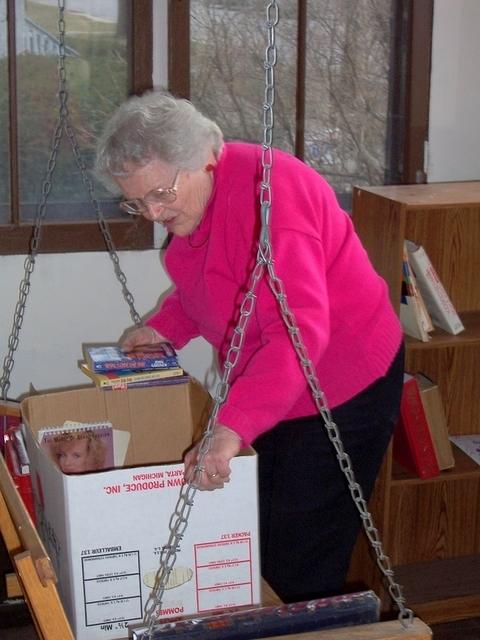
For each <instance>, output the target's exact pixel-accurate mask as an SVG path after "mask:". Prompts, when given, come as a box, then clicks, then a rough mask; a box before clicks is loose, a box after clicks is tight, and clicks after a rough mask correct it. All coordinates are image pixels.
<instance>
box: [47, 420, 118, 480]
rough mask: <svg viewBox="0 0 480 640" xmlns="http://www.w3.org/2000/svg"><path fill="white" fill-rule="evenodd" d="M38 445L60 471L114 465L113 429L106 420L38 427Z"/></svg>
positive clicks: (78, 471)
mask: <svg viewBox="0 0 480 640" xmlns="http://www.w3.org/2000/svg"><path fill="white" fill-rule="evenodd" d="M38 441H39V443H40V446H41V447H42V448H43V449H44V450H45V451H46V453H47V454H48V455H49V457H50V458H51V459H52V461H53V462H54V463H55V464H56V465H57V466H58V468H59V469H60V471H62V473H66V474H70V473H84V472H86V471H100V470H102V469H111V468H112V467H113V466H114V450H113V429H112V425H111V423H109V422H100V423H81V422H73V421H67V422H65V423H64V424H63V425H62V426H56V427H45V428H43V429H40V430H39V431H38Z"/></svg>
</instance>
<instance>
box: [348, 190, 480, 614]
mask: <svg viewBox="0 0 480 640" xmlns="http://www.w3.org/2000/svg"><path fill="white" fill-rule="evenodd" d="M352 217H353V222H354V224H355V227H356V230H357V233H358V234H359V236H360V238H361V239H362V242H363V244H364V246H365V248H366V250H367V252H368V254H369V256H370V259H371V261H372V263H373V265H374V266H375V268H376V270H377V271H378V272H379V273H380V275H382V276H383V278H384V279H385V281H386V282H387V284H388V286H389V291H390V296H391V300H392V303H393V305H394V307H395V308H396V309H397V311H399V307H400V292H401V280H402V273H401V266H402V252H403V243H404V240H412V241H413V242H415V243H416V244H418V245H422V246H423V247H424V248H425V250H426V252H427V254H428V256H429V258H430V260H431V262H432V264H433V265H434V267H435V269H436V271H437V273H438V275H439V277H440V279H441V281H442V283H443V285H444V286H445V289H446V290H447V292H448V293H449V295H450V297H451V299H452V302H453V304H454V306H455V308H456V309H457V311H458V313H459V314H460V316H461V319H462V322H463V323H464V325H465V331H463V332H462V333H460V334H458V335H456V336H453V335H451V334H449V333H446V332H444V331H442V330H440V329H435V331H434V332H433V334H432V338H431V340H430V341H429V342H421V341H419V340H415V339H414V338H410V337H408V336H406V339H405V343H406V365H405V366H406V370H407V371H409V372H411V373H415V372H422V373H424V374H425V375H426V376H428V377H429V378H431V379H432V380H434V381H435V382H436V383H437V384H438V387H439V389H440V393H441V396H442V401H443V405H444V409H445V414H446V418H447V424H448V428H449V432H450V434H451V435H457V434H458V435H461V434H474V433H480V367H479V363H480V285H479V284H478V273H479V272H480V250H479V247H480V182H457V183H453V182H452V183H437V184H429V185H400V186H389V187H357V188H355V189H354V193H353V209H352ZM453 450H454V457H455V467H454V468H452V469H449V470H446V471H443V472H442V473H441V474H440V475H439V476H437V477H435V478H430V479H428V480H422V479H420V478H418V477H415V476H414V475H413V474H411V473H409V472H408V471H406V470H404V469H403V468H402V467H400V465H397V464H396V463H394V461H393V460H392V454H391V448H390V450H389V452H388V454H387V455H386V458H385V461H384V464H383V467H382V470H381V473H380V475H379V478H378V481H377V484H376V489H375V492H374V495H373V497H372V501H371V503H370V508H371V511H372V515H373V517H374V521H375V523H376V526H377V527H378V529H379V533H380V537H381V539H382V541H383V544H384V547H385V552H386V553H387V555H388V556H389V557H390V560H391V562H392V566H393V568H394V570H395V572H396V573H397V569H398V576H397V578H398V580H399V582H400V584H402V583H403V582H402V581H403V579H404V578H405V579H407V578H406V576H410V578H408V579H407V582H408V584H409V588H408V589H406V591H405V592H406V596H407V604H408V605H409V606H411V607H412V608H413V610H414V612H415V613H416V614H417V615H421V617H423V619H424V620H425V621H426V622H428V623H430V622H442V621H448V620H452V619H455V616H456V613H455V611H461V612H462V613H461V615H462V617H463V618H466V617H469V616H478V611H479V603H480V580H477V581H475V580H474V579H473V574H472V571H473V566H478V561H479V559H480V536H479V534H478V527H479V523H480V499H479V498H480V465H478V464H476V463H475V462H474V461H473V460H472V459H471V458H470V457H469V456H467V455H466V454H465V453H463V452H462V451H461V450H460V449H458V448H457V447H455V446H454V447H453ZM470 558H476V563H473V564H472V562H470V561H468V559H470ZM371 562H372V560H371V559H367V554H365V542H364V541H362V540H359V541H358V543H357V547H356V550H355V553H354V557H353V560H352V566H351V572H350V578H351V582H352V583H354V582H359V581H360V582H362V581H363V582H364V583H366V584H367V585H368V586H370V587H371V588H373V589H375V590H377V592H378V593H385V592H384V590H383V588H382V581H381V578H378V579H377V578H376V577H375V571H374V570H372V568H371V567H370V565H369V563H371ZM427 565H428V567H429V571H430V569H431V572H433V573H432V575H433V574H434V573H435V572H437V574H436V575H440V574H439V573H438V572H440V573H442V572H444V573H443V574H442V575H443V578H442V579H441V580H440V579H438V581H437V584H436V589H435V593H434V594H433V593H431V594H427V595H425V594H423V595H421V594H420V595H419V594H418V593H417V594H413V595H412V596H411V593H410V592H412V593H413V591H414V589H413V588H412V585H414V583H415V581H418V582H422V579H421V576H422V575H423V573H422V572H424V571H425V566H427ZM447 567H448V570H446V568H447ZM457 569H458V571H457ZM452 573H455V574H456V581H457V587H458V588H457V591H456V593H455V594H452V593H451V589H450V588H449V586H448V585H449V579H450V577H451V575H452ZM415 576H417V577H415ZM362 578H363V580H362ZM432 580H433V578H432ZM435 580H436V579H435ZM466 585H468V588H466ZM472 585H473V587H472ZM412 589H413V591H412ZM410 596H411V597H410ZM415 604H417V605H418V609H416V608H415ZM390 606H391V603H390V602H389V598H388V596H385V597H384V609H385V610H388V609H389V608H390ZM457 619H458V618H457Z"/></svg>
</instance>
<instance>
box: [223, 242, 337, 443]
mask: <svg viewBox="0 0 480 640" xmlns="http://www.w3.org/2000/svg"><path fill="white" fill-rule="evenodd" d="M272 244H273V246H274V247H275V253H274V265H275V270H276V273H277V275H278V276H279V277H280V278H281V280H282V282H283V285H284V291H285V293H286V295H287V302H288V305H289V307H290V310H291V312H292V313H293V315H294V317H295V324H296V326H297V327H299V328H300V331H301V335H302V340H303V342H304V344H305V346H306V347H307V351H308V355H309V357H310V359H311V360H312V361H313V362H314V363H316V362H318V360H319V359H320V357H321V354H322V353H323V351H324V349H325V347H326V345H327V343H328V340H329V336H330V324H329V304H328V295H327V289H326V279H325V269H324V265H325V262H324V255H323V251H322V247H321V245H320V242H319V241H318V240H317V239H315V238H312V237H309V236H307V235H303V234H298V233H296V232H294V231H292V230H288V229H282V230H281V231H277V232H275V233H273V237H272ZM292 263H293V264H294V269H292ZM255 317H256V320H257V322H258V325H259V327H260V330H261V334H262V341H261V345H259V348H258V349H257V350H256V351H254V353H253V354H252V357H251V358H250V360H249V362H248V365H247V366H246V368H245V369H244V371H243V372H242V374H241V375H240V376H239V377H238V378H236V380H235V381H234V383H233V384H232V387H231V390H230V392H229V396H228V400H227V403H226V404H225V406H224V407H222V408H221V409H220V412H219V415H218V419H219V422H220V423H222V424H225V425H226V426H231V428H233V429H234V430H236V431H237V432H238V433H239V434H241V436H242V438H243V441H244V443H245V444H248V443H250V442H252V441H253V440H254V439H255V438H256V437H257V436H258V435H260V434H261V433H262V432H264V431H266V430H268V429H269V428H271V427H272V426H273V425H274V424H276V423H277V422H279V421H281V420H283V419H285V416H286V415H287V414H288V412H289V410H290V409H291V407H292V406H293V405H294V404H295V402H296V401H297V400H298V397H299V395H300V394H302V393H303V392H304V390H305V385H306V380H305V377H304V372H303V369H302V366H301V364H300V361H299V358H298V356H297V353H296V351H295V350H294V347H293V345H292V342H291V338H290V335H289V333H288V331H287V329H286V326H285V323H284V321H283V319H282V317H281V315H280V312H279V310H278V303H277V300H276V299H275V297H274V296H273V294H272V291H271V290H270V287H269V286H268V284H267V282H266V281H265V280H264V281H262V282H261V283H260V285H259V290H258V297H257V301H256V305H255ZM247 331H248V329H247Z"/></svg>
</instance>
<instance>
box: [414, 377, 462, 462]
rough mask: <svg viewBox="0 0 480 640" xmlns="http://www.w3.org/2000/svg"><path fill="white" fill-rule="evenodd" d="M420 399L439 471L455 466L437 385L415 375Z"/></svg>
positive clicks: (428, 379) (426, 378)
mask: <svg viewBox="0 0 480 640" xmlns="http://www.w3.org/2000/svg"><path fill="white" fill-rule="evenodd" d="M415 378H416V379H417V382H418V385H419V388H420V397H421V399H422V404H423V408H424V410H425V415H426V417H427V423H428V427H429V429H430V434H431V436H432V440H433V446H434V448H435V454H436V456H437V462H438V467H439V469H440V471H444V470H445V469H451V468H452V467H454V466H455V458H454V457H453V449H452V444H451V442H450V439H449V436H448V425H447V418H446V415H445V411H444V408H443V402H442V396H441V394H440V389H439V388H438V385H437V384H435V382H433V381H432V380H431V379H430V378H428V377H427V376H426V375H424V374H423V373H416V374H415Z"/></svg>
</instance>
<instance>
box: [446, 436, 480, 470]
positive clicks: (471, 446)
mask: <svg viewBox="0 0 480 640" xmlns="http://www.w3.org/2000/svg"><path fill="white" fill-rule="evenodd" d="M450 440H451V442H453V444H455V445H456V446H457V447H458V448H459V449H461V450H462V451H463V452H464V453H466V454H467V456H470V458H471V459H472V460H474V461H475V462H476V463H477V464H480V433H473V434H469V435H463V436H450Z"/></svg>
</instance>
